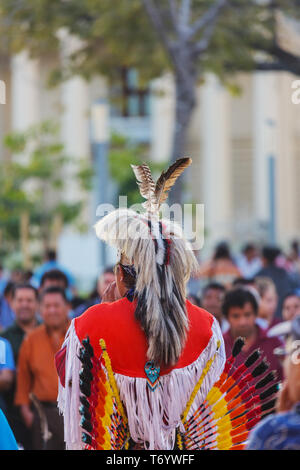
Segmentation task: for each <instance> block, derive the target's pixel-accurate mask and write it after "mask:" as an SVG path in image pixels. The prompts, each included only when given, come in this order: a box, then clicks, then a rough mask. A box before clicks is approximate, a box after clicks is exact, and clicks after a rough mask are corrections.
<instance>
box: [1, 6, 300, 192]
mask: <svg viewBox="0 0 300 470" xmlns="http://www.w3.org/2000/svg"><path fill="white" fill-rule="evenodd" d="M299 6H300V2H299V0H259V1H258V0H113V1H112V0H1V4H0V34H1V45H0V49H2V50H3V51H4V52H5V53H6V52H7V51H14V52H18V51H20V50H22V49H23V48H26V49H27V50H29V51H30V52H31V53H32V55H33V56H36V57H39V56H41V55H46V54H48V55H51V54H58V50H59V45H60V39H59V37H61V32H62V31H67V32H68V33H70V34H71V35H73V36H75V37H76V38H79V39H80V40H81V46H80V47H79V48H78V49H77V50H76V51H74V52H73V53H72V54H71V56H70V57H69V59H68V60H67V61H65V63H64V64H59V67H58V68H57V69H56V70H54V71H53V73H52V76H51V82H52V84H55V83H57V82H58V81H59V80H62V79H65V78H68V77H70V76H71V75H74V74H80V75H82V76H84V77H86V78H90V77H93V76H95V75H104V76H106V77H107V78H108V79H109V82H110V83H112V82H114V81H116V80H118V78H119V77H120V69H121V68H122V67H134V68H136V69H138V70H139V78H140V80H141V85H142V82H147V81H148V80H150V79H152V78H154V77H157V76H160V75H162V74H163V73H164V72H165V71H167V70H171V71H172V72H173V74H174V79H175V88H176V106H175V126H174V136H173V145H172V151H171V155H170V156H169V158H170V160H171V161H173V160H175V159H176V158H178V157H179V156H182V155H184V153H185V151H184V149H185V145H186V135H187V128H188V125H189V122H190V118H191V115H192V112H193V110H194V107H195V105H196V87H197V86H198V84H199V83H200V82H201V81H203V79H204V77H205V73H206V72H212V73H214V74H216V75H217V76H218V77H219V78H220V79H221V80H222V81H223V82H224V83H225V84H229V85H230V87H231V89H232V90H233V89H235V88H234V76H235V74H236V72H240V71H247V72H249V71H252V70H287V71H290V72H292V73H295V74H297V75H298V74H300V58H299V53H298V52H297V51H296V52H295V51H294V50H291V49H290V48H289V41H288V40H287V39H288V38H286V37H284V34H283V37H282V34H281V31H283V30H284V28H283V29H282V21H283V19H284V18H285V17H287V18H288V19H289V18H296V19H297V18H298V19H299V10H300V8H299ZM282 15H284V16H282ZM288 22H289V26H291V28H292V29H293V25H291V24H290V23H291V21H290V20H288ZM179 183H180V182H179ZM171 196H173V197H174V200H176V199H177V200H180V184H177V185H176V188H175V191H173V193H172V195H171Z"/></svg>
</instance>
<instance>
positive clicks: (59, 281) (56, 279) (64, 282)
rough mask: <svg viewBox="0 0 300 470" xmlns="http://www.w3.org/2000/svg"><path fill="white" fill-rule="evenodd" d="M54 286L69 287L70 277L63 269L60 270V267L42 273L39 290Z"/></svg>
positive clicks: (65, 288)
mask: <svg viewBox="0 0 300 470" xmlns="http://www.w3.org/2000/svg"><path fill="white" fill-rule="evenodd" d="M53 286H55V287H61V288H62V289H64V290H67V289H68V286H69V282H68V278H67V276H66V275H65V273H64V272H63V271H60V270H59V269H50V270H49V271H46V272H45V273H44V274H43V275H42V277H41V282H40V287H39V291H41V290H44V289H48V287H53Z"/></svg>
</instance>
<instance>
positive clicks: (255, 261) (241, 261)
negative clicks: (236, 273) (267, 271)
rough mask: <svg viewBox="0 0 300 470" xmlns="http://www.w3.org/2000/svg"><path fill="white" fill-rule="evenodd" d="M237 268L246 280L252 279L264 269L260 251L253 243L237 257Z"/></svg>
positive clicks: (245, 247) (246, 246)
mask: <svg viewBox="0 0 300 470" xmlns="http://www.w3.org/2000/svg"><path fill="white" fill-rule="evenodd" d="M237 266H238V268H239V270H240V272H241V275H242V276H243V277H244V278H245V279H252V278H253V277H254V275H255V274H256V273H257V271H259V270H260V269H261V267H262V261H261V258H260V256H259V253H258V250H257V248H256V246H255V245H254V244H253V243H247V244H246V245H245V246H244V248H243V249H242V253H241V255H240V256H238V257H237Z"/></svg>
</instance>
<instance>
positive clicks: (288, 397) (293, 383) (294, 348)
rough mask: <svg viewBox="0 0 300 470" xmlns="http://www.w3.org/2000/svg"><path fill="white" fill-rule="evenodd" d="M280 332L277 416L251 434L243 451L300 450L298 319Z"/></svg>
mask: <svg viewBox="0 0 300 470" xmlns="http://www.w3.org/2000/svg"><path fill="white" fill-rule="evenodd" d="M283 328H284V329H283V330H282V332H281V333H285V334H286V333H287V338H286V341H285V346H284V348H280V349H279V350H277V351H278V354H279V355H280V356H281V357H282V358H284V362H283V375H284V382H283V385H282V387H281V390H280V392H279V396H278V400H277V406H276V414H275V415H272V416H269V417H267V418H265V419H264V420H263V421H262V422H261V423H259V424H258V425H257V426H256V427H255V428H254V429H253V430H252V431H251V433H250V438H249V442H248V444H247V447H246V450H300V316H297V317H295V318H294V319H293V321H291V322H290V325H289V329H288V331H287V330H286V325H283ZM278 332H279V333H280V331H279V330H278ZM275 352H276V351H275Z"/></svg>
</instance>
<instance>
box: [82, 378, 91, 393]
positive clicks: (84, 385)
mask: <svg viewBox="0 0 300 470" xmlns="http://www.w3.org/2000/svg"><path fill="white" fill-rule="evenodd" d="M79 388H80V391H81V392H82V393H83V394H84V395H85V396H86V397H89V396H90V395H91V385H90V384H89V383H87V382H83V381H82V380H79Z"/></svg>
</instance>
